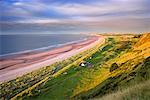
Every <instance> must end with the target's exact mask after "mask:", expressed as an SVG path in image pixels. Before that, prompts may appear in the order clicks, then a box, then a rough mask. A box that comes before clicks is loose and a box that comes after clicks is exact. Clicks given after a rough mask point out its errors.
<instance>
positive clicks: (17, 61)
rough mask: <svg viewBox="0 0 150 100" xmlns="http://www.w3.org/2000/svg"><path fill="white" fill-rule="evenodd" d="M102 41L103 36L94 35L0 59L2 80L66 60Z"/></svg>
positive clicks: (0, 76) (0, 78) (0, 79)
mask: <svg viewBox="0 0 150 100" xmlns="http://www.w3.org/2000/svg"><path fill="white" fill-rule="evenodd" d="M100 41H102V37H101V36H92V37H90V38H88V39H87V40H84V41H81V42H79V43H72V44H67V45H65V46H62V47H59V48H55V49H52V50H49V51H44V52H40V53H34V52H33V53H29V54H21V55H19V56H16V57H14V58H8V59H5V60H2V61H0V63H1V67H0V82H5V81H9V80H12V79H15V78H16V77H19V76H22V75H24V74H27V73H29V72H32V71H34V70H37V69H39V68H41V67H44V66H49V65H51V64H53V63H55V62H58V61H62V60H65V59H67V58H69V57H71V56H74V55H76V54H78V53H80V52H82V51H85V50H87V49H88V48H91V47H93V46H95V45H96V44H97V43H99V42H100Z"/></svg>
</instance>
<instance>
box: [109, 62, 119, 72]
mask: <svg viewBox="0 0 150 100" xmlns="http://www.w3.org/2000/svg"><path fill="white" fill-rule="evenodd" d="M118 67H119V66H118V65H117V63H113V64H112V65H111V67H110V72H112V71H114V70H115V69H117V68H118Z"/></svg>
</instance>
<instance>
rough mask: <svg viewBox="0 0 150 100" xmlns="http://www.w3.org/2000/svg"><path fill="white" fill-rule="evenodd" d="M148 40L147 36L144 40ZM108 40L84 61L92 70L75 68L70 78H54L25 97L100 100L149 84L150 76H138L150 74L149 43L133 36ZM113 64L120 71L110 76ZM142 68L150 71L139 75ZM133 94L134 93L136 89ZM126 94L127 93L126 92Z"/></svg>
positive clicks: (70, 73) (49, 99) (43, 99)
mask: <svg viewBox="0 0 150 100" xmlns="http://www.w3.org/2000/svg"><path fill="white" fill-rule="evenodd" d="M148 36H149V35H146V36H145V38H146V37H148ZM108 37H109V38H108V40H107V42H106V43H105V45H103V46H102V47H101V48H100V49H99V50H98V51H97V52H96V53H95V54H93V55H91V57H89V58H86V59H84V60H86V61H88V62H90V63H92V64H93V67H92V68H84V67H80V66H79V65H78V64H74V65H72V66H71V67H70V68H69V69H67V70H66V72H67V74H60V75H58V76H57V77H56V78H52V79H51V80H49V81H47V82H46V83H45V84H44V85H41V86H39V87H37V88H36V89H34V90H32V91H31V92H30V93H28V94H27V95H25V96H22V97H24V99H36V100H41V99H42V100H66V99H88V98H98V99H99V97H101V96H104V95H105V94H110V93H114V91H117V92H119V91H118V89H120V91H123V90H125V89H124V88H127V87H128V85H132V84H135V82H141V81H143V80H148V79H149V76H148V77H147V76H146V78H144V79H143V77H141V76H142V75H141V74H139V73H142V72H143V73H145V72H146V71H147V73H149V70H147V69H148V68H149V64H147V65H143V64H145V63H144V62H145V61H146V60H145V59H146V58H147V57H148V56H150V45H149V40H147V41H146V42H145V38H143V37H142V39H140V41H139V38H133V36H132V35H130V36H128V35H126V36H120V35H119V36H108ZM147 39H149V38H147ZM143 41H144V42H143ZM136 42H138V43H136ZM148 62H149V61H148ZM113 63H117V64H118V66H119V68H118V69H116V70H114V71H113V72H110V71H109V70H110V67H111V65H112V64H113ZM142 66H148V68H147V69H143V71H142V72H140V71H141V68H143V67H142ZM135 73H136V74H135ZM136 75H137V76H136ZM146 75H149V74H146ZM133 77H134V78H133ZM135 80H136V81H135ZM147 84H148V83H147V82H146V83H145V84H144V85H142V86H141V87H142V88H139V90H140V89H142V90H143V91H147V90H145V89H146V88H145V87H147V86H148V85H147ZM137 86H138V85H137ZM128 88H130V87H128ZM39 90H40V91H39ZM130 90H131V92H132V90H133V89H130ZM117 92H116V94H117ZM131 92H130V93H131ZM144 93H146V92H144ZM124 94H128V93H127V92H124ZM124 96H126V95H124ZM124 96H122V97H124ZM129 97H130V96H129ZM105 98H106V97H104V99H105Z"/></svg>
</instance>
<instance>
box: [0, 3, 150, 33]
mask: <svg viewBox="0 0 150 100" xmlns="http://www.w3.org/2000/svg"><path fill="white" fill-rule="evenodd" d="M149 5H150V0H0V26H1V33H2V34H5V32H6V33H7V32H9V33H11V32H13V31H15V32H16V31H19V32H20V34H21V32H22V33H23V32H31V31H32V32H33V31H45V32H47V33H54V32H58V33H59V32H60V33H61V32H70V33H73V32H100V33H105V32H149V31H150V7H149Z"/></svg>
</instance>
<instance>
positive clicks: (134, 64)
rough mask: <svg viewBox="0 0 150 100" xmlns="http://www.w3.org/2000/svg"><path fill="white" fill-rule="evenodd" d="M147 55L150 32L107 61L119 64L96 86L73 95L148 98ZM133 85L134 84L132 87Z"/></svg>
mask: <svg viewBox="0 0 150 100" xmlns="http://www.w3.org/2000/svg"><path fill="white" fill-rule="evenodd" d="M149 57H150V34H145V35H143V36H142V37H141V38H140V40H139V39H138V42H137V43H136V44H135V45H133V46H132V48H131V49H130V50H128V51H126V52H124V53H123V54H120V55H119V56H118V57H116V58H114V59H112V60H110V61H108V62H107V64H108V65H109V63H117V64H118V65H119V68H118V69H116V70H114V71H113V72H111V73H109V75H108V76H107V78H106V79H105V80H104V81H102V82H101V83H99V85H97V86H96V87H94V88H92V89H90V90H88V91H84V92H82V93H80V94H79V95H77V96H75V99H89V98H95V97H96V98H98V99H100V97H101V96H104V95H106V94H110V95H107V96H104V97H103V98H101V99H104V100H108V99H110V98H111V99H115V100H117V99H118V100H121V99H125V100H126V99H127V100H130V99H135V98H136V99H140V100H141V99H144V100H147V99H148V98H150V94H149V92H150V88H149V87H148V84H149V81H146V80H149V79H150V58H149ZM109 66H110V65H109ZM144 81H146V82H144ZM141 82H143V83H141ZM139 83H141V84H142V86H141V85H140V84H139ZM134 85H136V86H135V87H133V86H134ZM132 87H133V88H132ZM126 88H127V89H126ZM136 90H138V91H136ZM116 91H117V92H116ZM114 92H116V93H114ZM111 93H113V94H111Z"/></svg>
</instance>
